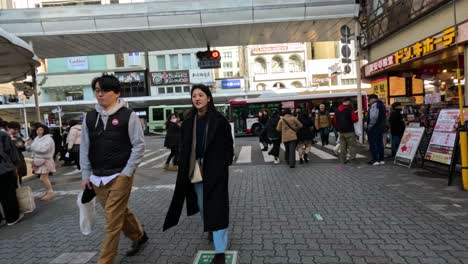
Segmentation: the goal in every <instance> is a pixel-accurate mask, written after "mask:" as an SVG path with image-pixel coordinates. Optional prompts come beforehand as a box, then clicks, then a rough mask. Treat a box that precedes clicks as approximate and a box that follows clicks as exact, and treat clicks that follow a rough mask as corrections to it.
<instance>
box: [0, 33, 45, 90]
mask: <svg viewBox="0 0 468 264" xmlns="http://www.w3.org/2000/svg"><path fill="white" fill-rule="evenodd" d="M39 65H40V63H39V59H38V58H37V57H36V55H34V52H33V51H32V48H31V46H29V45H28V44H27V43H26V42H24V41H23V40H21V39H20V38H18V37H16V36H14V35H12V34H10V33H8V32H6V31H5V30H3V29H1V28H0V83H8V82H12V81H17V80H24V79H25V78H26V75H27V74H28V73H30V72H31V70H32V69H34V68H36V67H38V66H39Z"/></svg>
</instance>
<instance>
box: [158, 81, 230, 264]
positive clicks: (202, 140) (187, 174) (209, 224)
mask: <svg viewBox="0 0 468 264" xmlns="http://www.w3.org/2000/svg"><path fill="white" fill-rule="evenodd" d="M191 95H192V105H193V108H192V111H191V113H190V114H189V117H188V118H187V120H185V121H184V122H183V124H182V131H181V138H182V148H181V155H180V158H179V171H178V174H177V181H176V186H175V190H174V196H173V197H172V202H171V205H170V207H169V211H168V213H167V216H166V220H165V222H164V227H163V230H164V231H165V230H167V229H169V228H171V227H173V226H175V225H177V224H178V222H179V218H180V215H181V213H182V208H183V205H184V200H185V201H186V203H187V204H186V206H187V215H189V216H191V215H194V214H196V213H198V212H200V214H201V217H202V223H203V225H204V231H205V232H213V233H212V236H213V242H214V246H215V252H216V255H215V258H214V259H213V261H212V262H211V263H215V264H218V263H223V264H224V263H225V256H224V253H225V250H226V247H227V228H228V225H229V193H228V178H229V165H231V163H232V159H233V155H234V148H233V139H232V134H231V126H230V125H229V122H228V121H227V120H226V118H225V117H224V116H223V115H222V114H221V113H219V112H218V111H217V110H216V108H215V106H214V104H213V96H212V94H211V91H210V89H209V88H208V87H207V86H205V85H202V84H197V85H194V86H193V87H192V91H191ZM198 168H200V172H201V173H197V171H196V170H197V169H198ZM200 174H201V178H199V177H198V175H200ZM200 180H201V181H200Z"/></svg>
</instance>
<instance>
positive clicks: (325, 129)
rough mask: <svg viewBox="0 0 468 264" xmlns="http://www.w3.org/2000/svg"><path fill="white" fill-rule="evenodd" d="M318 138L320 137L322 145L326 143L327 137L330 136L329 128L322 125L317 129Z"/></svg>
mask: <svg viewBox="0 0 468 264" xmlns="http://www.w3.org/2000/svg"><path fill="white" fill-rule="evenodd" d="M319 131H320V139H322V146H325V145H328V138H329V136H330V130H329V129H328V127H322V128H320V129H319Z"/></svg>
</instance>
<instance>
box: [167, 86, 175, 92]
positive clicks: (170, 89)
mask: <svg viewBox="0 0 468 264" xmlns="http://www.w3.org/2000/svg"><path fill="white" fill-rule="evenodd" d="M166 88H167V93H174V87H166Z"/></svg>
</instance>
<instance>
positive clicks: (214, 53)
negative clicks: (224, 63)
mask: <svg viewBox="0 0 468 264" xmlns="http://www.w3.org/2000/svg"><path fill="white" fill-rule="evenodd" d="M219 57H220V54H219V51H217V50H213V51H211V58H213V59H219Z"/></svg>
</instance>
